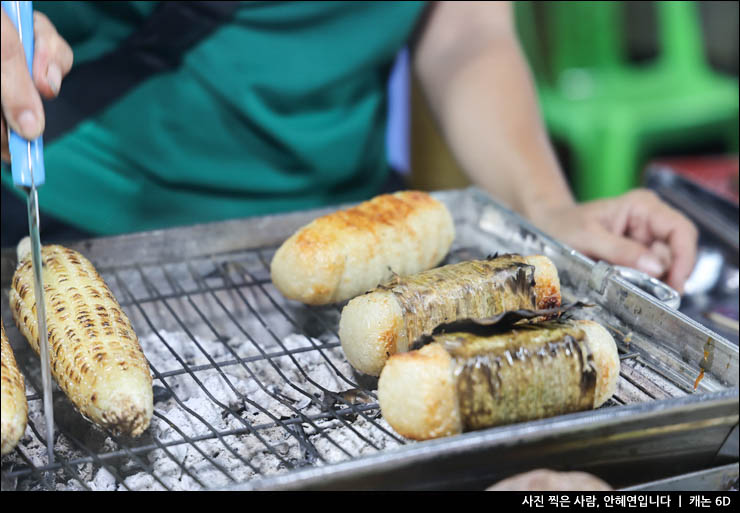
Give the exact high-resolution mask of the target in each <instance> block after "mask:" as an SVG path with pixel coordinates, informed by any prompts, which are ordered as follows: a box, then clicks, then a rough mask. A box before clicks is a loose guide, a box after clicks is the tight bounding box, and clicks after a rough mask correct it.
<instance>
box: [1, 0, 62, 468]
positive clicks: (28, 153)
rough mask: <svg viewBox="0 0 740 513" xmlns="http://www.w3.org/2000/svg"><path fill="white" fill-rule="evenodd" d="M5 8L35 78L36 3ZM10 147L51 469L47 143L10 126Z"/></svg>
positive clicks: (52, 448) (12, 4) (51, 403)
mask: <svg viewBox="0 0 740 513" xmlns="http://www.w3.org/2000/svg"><path fill="white" fill-rule="evenodd" d="M2 7H3V10H4V11H5V13H6V14H7V15H8V17H9V18H10V20H11V21H12V22H13V25H15V28H16V30H17V31H18V36H19V37H20V40H21V44H22V45H23V51H24V53H25V54H26V64H27V65H28V71H29V73H31V75H32V76H33V38H34V36H33V5H32V2H8V1H4V0H3V2H2ZM8 146H9V147H10V166H11V169H12V172H13V183H14V184H15V185H16V187H20V188H22V189H23V190H24V191H25V192H26V194H27V200H28V201H27V203H28V231H29V235H30V240H31V260H32V263H33V276H34V295H35V298H36V314H37V315H38V324H37V327H38V330H37V331H38V335H39V352H40V353H41V370H42V372H41V380H42V385H43V388H44V417H45V419H46V447H47V451H48V456H49V465H52V464H53V463H54V408H53V401H52V386H51V368H50V365H49V342H48V340H47V331H46V303H45V301H44V284H43V277H42V272H41V271H42V261H41V239H40V237H39V205H38V194H37V191H36V189H37V187H40V186H41V185H43V184H44V181H45V172H44V141H43V138H42V137H38V138H37V139H35V140H33V141H28V140H26V139H24V138H22V137H21V136H20V135H18V134H17V133H15V132H14V131H13V130H11V129H10V126H8Z"/></svg>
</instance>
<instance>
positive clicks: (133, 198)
mask: <svg viewBox="0 0 740 513" xmlns="http://www.w3.org/2000/svg"><path fill="white" fill-rule="evenodd" d="M422 6H423V5H422V3H421V2H413V3H412V2H367V3H365V2H242V3H241V5H240V6H239V8H238V9H237V11H236V13H235V14H234V15H233V17H231V18H230V19H229V20H228V21H227V22H225V23H223V24H222V25H220V26H219V27H218V28H217V29H216V30H214V31H213V32H211V33H210V34H209V35H208V36H206V37H205V38H204V39H202V40H201V41H199V42H198V43H197V44H196V45H195V46H193V47H192V48H190V49H189V50H188V51H187V52H186V53H185V54H184V56H183V58H182V62H181V64H180V65H179V66H178V67H177V68H176V69H174V70H171V71H167V72H163V73H157V74H155V75H153V76H150V77H148V78H147V79H146V80H144V81H143V82H141V83H139V84H137V85H136V86H135V87H133V88H132V89H130V90H129V91H127V92H126V93H125V94H124V95H122V96H121V97H120V98H117V99H116V100H115V101H114V102H113V103H112V104H110V105H108V106H106V108H105V109H103V110H102V111H100V112H97V113H96V114H95V115H93V116H92V117H89V118H87V119H84V120H83V121H81V122H80V123H78V124H76V125H75V126H74V127H73V128H72V129H71V130H69V131H68V132H66V133H64V134H62V135H61V136H59V137H58V138H57V139H54V140H52V141H51V142H49V143H47V144H46V148H45V163H46V184H45V185H44V186H43V187H41V188H40V190H39V202H40V205H41V208H42V209H44V210H45V211H46V212H49V213H51V214H53V215H55V216H56V217H58V218H60V219H62V220H64V221H66V222H68V223H70V224H73V225H76V226H79V227H81V228H85V229H87V230H90V231H93V232H96V233H100V234H115V233H122V232H128V231H137V230H147V229H155V228H161V227H167V226H173V225H182V224H190V223H196V222H207V221H215V220H221V219H227V218H235V217H244V216H249V215H256V214H266V213H271V212H279V211H286V210H297V209H304V208H311V207H316V206H320V205H325V204H330V203H339V202H347V201H357V200H361V199H365V198H368V197H370V196H372V195H374V194H377V193H378V192H379V190H380V187H381V186H382V184H383V183H384V181H385V179H386V178H387V167H388V166H387V163H386V158H385V124H386V108H387V105H386V103H387V98H386V86H387V79H388V74H389V72H390V68H391V65H392V62H393V59H394V57H395V55H396V53H397V52H398V50H399V49H400V48H401V47H402V46H403V45H404V44H405V43H406V40H407V38H408V37H409V35H410V33H411V30H412V29H413V27H414V25H415V23H416V21H417V18H418V17H419V14H420V12H421V9H422ZM34 7H35V8H36V9H37V10H40V11H43V12H44V13H46V14H47V15H48V16H49V18H50V19H51V21H52V23H54V25H55V26H56V28H57V30H58V31H59V33H60V34H61V35H62V37H64V38H65V39H66V40H67V41H68V42H69V43H70V45H71V46H72V49H73V51H74V53H75V66H79V65H80V64H82V63H84V62H86V61H89V60H91V59H100V58H105V56H106V54H107V52H111V51H113V50H114V49H116V48H117V47H118V46H119V45H120V44H121V43H122V41H124V40H125V39H126V38H127V37H129V36H130V35H131V34H133V33H135V31H137V30H138V29H139V27H140V26H141V25H142V24H144V23H146V21H147V18H148V17H149V16H150V15H151V14H152V12H154V10H155V9H156V8H157V2H34ZM73 69H74V68H73ZM103 82H104V80H103ZM96 86H99V85H98V84H96V83H95V81H92V83H90V85H89V87H90V88H95V87H96ZM63 93H64V83H62V94H63ZM91 94H93V93H92V92H91ZM3 182H4V183H5V184H6V185H7V184H8V183H9V182H10V180H9V176H7V174H5V173H4V174H3ZM11 187H12V185H11Z"/></svg>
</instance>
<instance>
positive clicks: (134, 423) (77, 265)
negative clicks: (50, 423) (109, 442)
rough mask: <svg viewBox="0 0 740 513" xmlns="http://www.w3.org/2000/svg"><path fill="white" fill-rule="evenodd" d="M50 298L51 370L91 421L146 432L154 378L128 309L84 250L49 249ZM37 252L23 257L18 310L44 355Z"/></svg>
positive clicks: (14, 306) (22, 326) (17, 278)
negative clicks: (35, 275) (39, 320)
mask: <svg viewBox="0 0 740 513" xmlns="http://www.w3.org/2000/svg"><path fill="white" fill-rule="evenodd" d="M41 258H42V261H43V281H44V299H45V301H46V323H47V330H48V340H49V357H50V363H51V372H52V375H53V376H54V379H56V381H57V383H58V384H59V386H60V388H61V389H62V390H63V391H64V393H65V394H67V397H69V399H70V400H71V401H72V402H73V403H74V405H75V406H76V407H77V409H78V410H79V411H80V412H81V413H82V414H83V415H84V416H85V417H87V418H88V419H89V420H91V421H92V422H94V423H96V424H98V425H99V426H102V427H105V428H108V429H110V430H111V431H113V432H115V433H122V434H128V435H132V436H138V435H140V434H141V433H142V432H144V430H145V429H146V428H147V427H148V426H149V422H150V420H151V418H152V410H153V397H152V377H151V374H150V373H149V365H148V364H147V360H146V358H145V357H144V353H143V352H142V350H141V347H140V346H139V341H138V339H137V337H136V334H135V333H134V330H133V328H132V327H131V323H130V321H129V319H128V317H126V314H124V313H123V310H121V307H120V305H119V304H118V301H116V298H115V297H113V294H112V292H111V291H110V289H109V288H108V286H107V285H106V284H105V282H104V281H103V279H102V278H101V277H100V275H99V274H98V272H97V271H96V270H95V268H94V267H93V265H92V264H91V263H90V261H89V260H87V259H86V258H85V257H84V256H82V255H81V254H79V253H78V252H76V251H74V250H72V249H68V248H65V247H62V246H56V245H52V246H44V248H43V249H42V252H41ZM33 287H34V285H33V269H32V265H31V259H30V255H29V254H26V255H25V256H23V257H22V258H19V264H18V267H17V269H16V271H15V274H14V275H13V283H12V287H11V289H10V307H11V310H12V313H13V317H14V318H15V322H16V324H17V325H18V329H19V330H20V331H21V333H23V335H24V336H25V337H26V339H27V340H28V342H29V343H30V344H31V347H33V349H34V350H35V351H36V353H37V354H38V353H39V341H38V340H39V339H38V326H37V322H36V300H35V295H34V292H33Z"/></svg>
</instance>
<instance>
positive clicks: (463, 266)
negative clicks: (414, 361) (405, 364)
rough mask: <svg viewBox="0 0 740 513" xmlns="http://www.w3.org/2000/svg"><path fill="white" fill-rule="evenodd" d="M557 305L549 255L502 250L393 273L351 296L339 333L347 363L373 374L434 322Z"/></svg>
mask: <svg viewBox="0 0 740 513" xmlns="http://www.w3.org/2000/svg"><path fill="white" fill-rule="evenodd" d="M559 305H560V280H559V278H558V271H557V269H556V268H555V266H554V265H553V263H552V262H551V261H550V259H549V258H547V257H545V256H528V257H523V256H520V255H503V256H499V257H497V258H491V259H488V260H474V261H469V262H461V263H459V264H452V265H446V266H443V267H439V268H437V269H431V270H428V271H424V272H421V273H418V274H415V275H412V276H407V277H404V278H397V279H396V280H394V281H393V282H391V283H388V284H386V285H382V286H380V287H378V288H377V289H375V290H374V291H373V292H370V293H368V294H365V295H362V296H359V297H356V298H355V299H353V300H352V301H350V302H349V303H348V304H347V306H346V307H345V308H344V310H342V316H341V318H340V320H339V338H340V340H341V342H342V349H344V354H345V356H346V357H347V360H348V361H349V362H350V363H351V364H352V366H353V367H354V368H355V369H357V370H358V371H360V372H363V373H365V374H370V375H373V376H377V375H379V374H380V371H381V370H382V369H383V365H385V362H386V360H387V359H388V358H389V357H390V356H392V355H394V354H396V353H401V352H404V351H407V350H408V349H409V347H410V346H411V344H413V343H414V341H416V340H417V339H418V338H419V337H421V336H423V335H430V334H431V333H432V331H433V330H434V328H436V327H437V326H438V325H440V324H443V323H448V322H453V321H456V320H459V319H465V318H487V317H492V316H494V315H498V314H500V313H503V312H506V311H509V310H519V309H530V310H535V309H544V308H552V307H556V306H559Z"/></svg>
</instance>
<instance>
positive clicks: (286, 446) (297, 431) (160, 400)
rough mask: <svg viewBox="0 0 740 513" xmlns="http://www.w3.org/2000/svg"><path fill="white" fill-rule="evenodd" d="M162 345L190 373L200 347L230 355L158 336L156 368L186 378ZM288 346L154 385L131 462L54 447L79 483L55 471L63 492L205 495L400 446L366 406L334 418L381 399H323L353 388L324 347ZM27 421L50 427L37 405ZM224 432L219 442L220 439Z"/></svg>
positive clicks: (219, 345) (223, 353)
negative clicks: (149, 413)
mask: <svg viewBox="0 0 740 513" xmlns="http://www.w3.org/2000/svg"><path fill="white" fill-rule="evenodd" d="M164 341H166V344H167V345H169V346H170V347H171V348H172V351H173V352H174V353H176V354H177V355H178V356H180V357H181V358H182V359H183V360H184V361H185V362H186V363H187V365H188V366H189V367H190V368H191V369H197V368H198V366H207V365H208V363H209V360H208V358H206V356H204V354H203V353H202V352H201V350H200V349H199V347H198V345H200V346H201V347H202V348H203V350H204V351H205V352H206V353H208V355H209V356H210V357H211V358H212V359H213V360H215V361H217V362H223V361H226V360H228V359H229V358H230V356H231V355H230V354H229V351H228V348H227V346H226V344H224V343H223V342H220V341H210V340H201V339H198V340H197V342H198V344H195V343H193V340H192V339H191V338H190V336H188V335H187V334H186V333H184V332H170V331H164V330H160V331H158V332H156V333H152V334H150V335H148V336H146V337H144V338H142V339H141V340H140V342H141V345H142V348H143V349H144V352H145V354H146V355H147V358H148V360H149V362H150V363H151V364H152V367H153V368H155V369H156V370H157V371H158V372H159V374H160V375H162V376H167V374H168V372H174V371H178V370H181V369H182V366H181V365H180V364H179V363H178V362H177V361H176V360H175V359H174V358H173V356H172V352H171V351H170V349H168V348H167V346H166V345H165V344H164V343H163V342H164ZM282 342H283V345H284V346H285V348H286V350H287V351H288V352H289V353H290V355H284V356H279V357H274V358H272V362H273V364H274V366H273V365H272V364H270V363H269V362H268V361H266V360H265V359H259V358H257V359H255V360H254V361H252V362H250V363H248V364H247V365H246V366H243V365H240V364H233V365H228V366H226V365H221V366H220V368H217V369H214V368H210V369H204V370H198V371H197V372H193V373H192V374H190V373H179V374H173V375H171V376H168V377H164V383H163V382H162V380H159V379H155V380H154V383H155V413H154V417H153V418H152V422H151V425H150V427H149V429H148V430H147V432H146V433H145V434H144V435H143V436H142V437H141V438H140V439H127V440H126V441H125V442H124V443H125V444H127V445H128V446H129V447H130V448H131V451H132V452H133V453H134V454H132V455H124V456H121V457H116V458H114V459H112V460H110V461H106V460H103V462H104V463H105V464H104V465H100V464H95V463H94V462H89V461H88V462H85V463H81V464H74V463H73V462H74V460H75V458H78V459H79V458H80V457H84V456H86V455H85V454H84V452H81V451H80V450H78V449H76V448H75V447H74V444H73V443H71V442H70V440H69V439H68V437H67V436H65V435H64V434H62V435H61V436H58V439H57V442H56V445H55V447H56V451H57V454H58V455H59V456H61V458H58V459H60V460H67V461H69V462H70V466H72V467H74V472H76V474H77V477H76V478H74V477H72V476H71V475H70V474H71V472H69V471H68V472H63V471H57V472H56V478H57V483H56V488H57V489H59V490H78V489H84V487H85V486H87V487H89V488H90V489H92V490H116V489H118V490H121V489H124V490H125V489H130V490H161V489H172V490H198V489H203V488H213V487H219V486H225V485H229V484H231V483H233V482H244V481H246V480H248V479H250V478H254V477H255V476H259V475H269V474H275V473H279V472H280V471H286V470H288V469H289V468H296V467H300V466H303V465H309V464H310V465H322V464H327V463H333V462H337V461H342V460H345V459H349V458H350V457H356V456H357V455H362V454H365V453H368V452H376V451H377V450H378V449H383V448H386V447H391V446H396V445H399V443H401V442H400V441H398V440H397V439H395V438H394V437H393V436H390V432H391V430H390V428H389V427H388V426H387V424H386V423H385V422H384V421H383V420H382V419H381V418H379V417H378V418H375V417H376V416H377V405H374V404H373V403H370V404H368V407H369V409H368V410H367V413H363V414H362V415H358V414H357V413H356V412H352V411H350V412H349V413H346V414H343V413H340V414H338V415H330V414H327V408H331V407H334V408H335V409H336V410H338V411H340V412H341V411H342V407H345V409H347V407H348V406H347V405H348V404H352V403H355V404H367V403H368V401H369V400H373V401H374V399H373V398H369V397H368V396H367V395H366V394H364V393H362V392H357V393H354V392H353V391H348V392H345V393H339V394H338V395H337V397H331V396H327V394H325V393H324V392H323V391H322V388H323V389H326V390H330V391H337V392H341V391H344V390H346V389H347V384H346V383H343V382H340V381H339V379H338V377H337V374H336V373H335V372H333V371H332V369H330V367H329V365H328V364H327V362H326V360H325V359H324V358H323V357H322V356H321V354H319V353H318V351H316V350H313V349H314V347H315V346H314V345H312V343H313V344H315V345H322V344H323V343H322V342H321V341H320V340H317V339H312V340H310V341H309V339H308V338H307V337H305V336H304V335H297V334H292V335H289V336H287V337H286V338H285V339H283V341H282ZM228 344H229V345H231V346H232V347H239V348H240V351H239V354H240V357H241V358H242V359H247V360H248V359H249V358H250V357H258V356H259V352H258V351H257V350H256V349H251V348H249V342H248V341H247V340H236V339H232V340H230V341H229V342H228ZM245 349H247V350H246V352H245ZM302 351H303V352H302ZM323 352H324V354H326V355H328V356H329V357H330V359H331V360H332V363H333V364H334V365H335V366H336V367H337V369H338V370H339V371H340V372H341V373H342V374H343V375H347V376H349V375H352V372H351V368H350V367H349V364H348V363H346V361H344V357H343V355H342V352H341V349H340V348H337V347H334V348H329V349H323ZM293 359H294V360H295V361H296V362H297V364H298V365H296V364H295V363H294V362H293V361H292V360H293ZM299 366H300V367H299ZM301 371H303V372H305V373H306V374H307V375H308V376H310V379H311V381H313V382H314V383H316V385H318V386H315V385H312V384H310V383H304V384H303V385H302V387H301V389H297V388H294V387H291V386H290V384H291V383H302V382H305V378H304V377H302V375H301ZM280 374H282V375H283V376H284V377H283V376H281V375H280ZM196 379H197V380H198V381H200V384H199V383H198V382H197V381H196ZM163 385H164V386H163ZM29 392H31V391H30V390H29ZM238 394H239V395H241V397H239V395H238ZM62 395H63V394H62V393H61V392H60V391H59V390H58V389H57V390H56V392H55V396H56V402H57V403H58V402H59V401H60V400H63V401H64V400H66V398H64V397H60V396H62ZM176 398H177V399H176ZM244 398H246V400H245V399H244ZM219 403H220V405H219ZM342 403H345V404H342ZM373 406H374V407H375V408H374V409H373V408H372V407H373ZM188 410H189V411H188ZM75 413H76V412H75ZM270 414H271V415H270ZM29 418H30V420H31V423H32V424H34V425H35V426H42V425H43V412H42V403H41V401H31V404H30V408H29ZM240 418H241V419H245V420H246V423H245V422H243V421H242V420H240ZM301 420H302V422H301ZM281 421H282V423H281ZM79 423H80V424H82V423H85V421H84V420H80V421H79ZM372 423H375V425H371V424H372ZM270 425H273V427H269V426H270ZM286 425H287V426H288V429H286V427H285V426H286ZM377 425H380V426H382V427H384V428H385V429H387V430H388V434H386V433H385V432H384V430H379V429H377ZM248 426H252V428H251V429H250V428H249V427H248ZM81 431H83V432H86V433H85V439H83V440H81V442H82V444H83V445H84V446H85V447H90V448H95V449H96V452H97V453H98V454H105V453H110V452H113V451H117V450H119V449H120V447H119V445H122V444H119V443H117V441H116V440H114V439H113V437H111V436H107V435H106V434H104V433H103V432H102V431H100V430H99V429H96V428H90V427H87V428H83V429H82V430H81ZM214 431H215V432H214ZM216 433H218V434H219V435H218V436H215V435H216ZM227 433H234V434H227ZM255 433H256V434H255ZM28 435H29V433H28V432H27V434H26V437H25V438H24V439H23V440H22V442H21V451H22V453H23V454H24V455H25V457H26V458H28V459H29V460H30V462H31V463H32V464H33V465H34V466H37V467H42V466H44V465H45V464H46V454H45V451H46V448H45V446H44V444H42V443H41V442H40V441H39V438H38V437H37V436H28ZM153 440H156V441H157V445H158V446H160V447H161V446H164V448H158V449H154V450H148V451H143V452H142V453H139V454H136V451H135V448H136V447H137V446H140V447H142V446H147V445H150V444H151V443H152V441H153ZM368 442H370V443H368ZM167 452H169V454H167ZM17 465H27V462H24V461H23V458H22V457H18V455H17V452H16V453H15V454H14V455H13V456H11V457H9V458H6V459H4V461H3V470H8V469H9V468H12V467H13V466H17ZM144 466H146V468H142V467H144ZM114 473H115V474H117V476H116V475H114ZM121 481H122V482H121ZM82 483H85V485H83V484H82ZM8 487H13V488H16V487H17V488H18V489H40V488H42V484H41V482H40V480H39V479H37V478H33V477H31V478H28V477H23V478H20V479H19V480H18V482H17V483H7V482H4V483H3V489H7V488H8Z"/></svg>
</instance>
